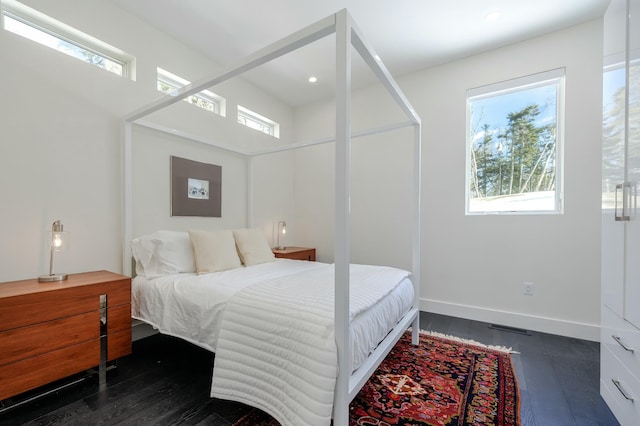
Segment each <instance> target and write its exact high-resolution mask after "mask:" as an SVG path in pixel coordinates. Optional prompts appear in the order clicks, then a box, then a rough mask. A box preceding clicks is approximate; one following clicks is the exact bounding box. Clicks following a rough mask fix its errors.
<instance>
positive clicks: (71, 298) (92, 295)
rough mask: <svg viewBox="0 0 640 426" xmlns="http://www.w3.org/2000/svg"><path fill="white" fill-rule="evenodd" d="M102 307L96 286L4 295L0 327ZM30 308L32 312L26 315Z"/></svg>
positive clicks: (1, 305)
mask: <svg viewBox="0 0 640 426" xmlns="http://www.w3.org/2000/svg"><path fill="white" fill-rule="evenodd" d="M49 285H52V284H49ZM53 285H55V284H53ZM98 309H100V297H99V295H97V294H96V292H95V289H94V288H92V287H87V288H67V289H61V290H57V291H55V292H46V293H34V294H26V295H22V296H16V297H7V298H2V299H0V331H4V330H11V329H12V328H18V327H24V326H28V325H31V324H36V323H39V322H44V321H51V320H55V319H58V318H65V317H68V316H72V315H78V314H82V313H85V312H90V311H97V310H98ZM26 312H28V315H25V313H26Z"/></svg>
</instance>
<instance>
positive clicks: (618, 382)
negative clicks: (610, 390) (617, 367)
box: [611, 379, 633, 402]
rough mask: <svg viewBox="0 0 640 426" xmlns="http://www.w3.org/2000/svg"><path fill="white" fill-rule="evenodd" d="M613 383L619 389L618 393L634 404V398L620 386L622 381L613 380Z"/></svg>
mask: <svg viewBox="0 0 640 426" xmlns="http://www.w3.org/2000/svg"><path fill="white" fill-rule="evenodd" d="M611 381H612V382H613V384H614V385H616V388H618V391H619V392H620V393H621V394H622V396H623V397H624V399H626V400H627V401H631V402H633V398H632V397H630V396H629V394H628V393H627V392H625V390H624V389H622V385H621V384H620V380H616V379H611Z"/></svg>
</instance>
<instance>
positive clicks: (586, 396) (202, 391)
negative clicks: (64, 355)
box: [0, 313, 618, 426]
mask: <svg viewBox="0 0 640 426" xmlns="http://www.w3.org/2000/svg"><path fill="white" fill-rule="evenodd" d="M421 320H422V322H421V328H422V329H426V330H433V331H439V332H441V333H446V334H450V335H455V336H458V337H463V338H468V339H474V340H477V341H480V342H483V343H486V344H495V345H505V346H510V347H512V348H513V349H514V350H515V351H518V352H520V354H515V355H513V361H514V366H515V370H516V376H517V379H518V384H519V386H520V396H521V417H522V425H523V426H555V425H558V426H560V425H561V426H569V425H579V426H589V425H601V426H602V425H617V424H618V423H617V422H616V420H615V418H614V417H613V415H612V414H611V412H610V411H609V409H608V408H607V406H606V405H605V403H604V401H603V400H602V398H601V397H600V395H599V371H600V368H599V358H600V352H599V345H598V344H597V343H594V342H588V341H584V340H577V339H570V338H566V337H559V336H554V335H551V334H544V333H536V332H531V333H530V335H522V334H518V333H513V332H509V331H499V330H495V329H492V328H490V327H489V324H486V323H482V322H477V321H469V320H464V319H459V318H452V317H447V316H443V315H436V314H427V313H423V314H422V317H421ZM212 365H213V357H212V354H211V353H209V352H207V351H205V350H202V349H199V348H197V347H195V346H193V345H191V344H188V343H185V342H183V341H180V340H178V339H175V338H171V337H167V336H160V335H155V336H152V337H148V338H145V339H142V340H139V341H137V342H135V343H134V346H133V354H132V355H130V356H127V357H125V358H123V359H122V360H120V362H119V364H118V367H119V368H118V372H117V374H112V373H113V372H110V374H109V377H108V379H109V380H108V385H107V388H106V389H105V390H103V391H101V392H100V391H98V386H97V384H96V383H95V382H93V381H88V382H84V383H82V384H78V385H75V386H73V387H71V388H68V389H65V390H63V391H60V392H56V393H54V394H52V395H50V396H47V397H45V398H43V399H40V400H37V401H34V402H31V403H29V404H27V405H25V406H22V407H19V408H16V409H14V410H12V411H9V412H7V413H5V414H1V415H0V425H19V424H34V425H36V424H37V425H97V424H101V425H116V424H123V425H177V424H184V425H227V426H228V425H231V424H233V422H235V421H236V420H237V419H239V418H240V417H241V416H242V415H244V414H245V413H246V412H248V410H249V408H248V407H246V406H244V405H242V404H238V403H233V402H227V401H221V400H216V399H211V398H209V397H208V395H209V387H210V381H211V370H212Z"/></svg>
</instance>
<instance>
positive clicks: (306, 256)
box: [272, 247, 316, 262]
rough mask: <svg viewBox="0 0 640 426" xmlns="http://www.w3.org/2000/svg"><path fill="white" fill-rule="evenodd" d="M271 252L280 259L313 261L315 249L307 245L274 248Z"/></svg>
mask: <svg viewBox="0 0 640 426" xmlns="http://www.w3.org/2000/svg"><path fill="white" fill-rule="evenodd" d="M272 251H273V254H274V255H275V256H276V257H277V258H281V259H293V260H309V261H312V262H315V260H316V249H314V248H309V247H285V248H283V249H277V248H274V249H273V250H272Z"/></svg>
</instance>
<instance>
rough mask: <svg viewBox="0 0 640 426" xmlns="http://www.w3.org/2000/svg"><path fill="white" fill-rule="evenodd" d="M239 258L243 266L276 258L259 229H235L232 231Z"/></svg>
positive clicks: (271, 260)
mask: <svg viewBox="0 0 640 426" xmlns="http://www.w3.org/2000/svg"><path fill="white" fill-rule="evenodd" d="M233 237H234V238H235V240H236V247H237V248H238V254H239V255H240V260H241V261H242V263H244V264H245V266H251V265H258V264H260V263H266V262H273V261H274V260H276V257H275V256H274V254H273V252H272V251H271V247H269V243H268V242H267V239H266V237H265V236H264V234H263V233H262V231H261V230H259V229H236V230H234V231H233Z"/></svg>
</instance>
